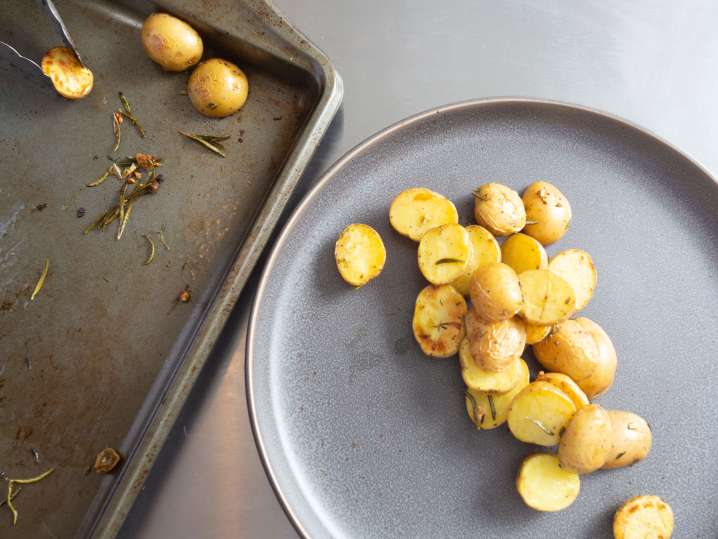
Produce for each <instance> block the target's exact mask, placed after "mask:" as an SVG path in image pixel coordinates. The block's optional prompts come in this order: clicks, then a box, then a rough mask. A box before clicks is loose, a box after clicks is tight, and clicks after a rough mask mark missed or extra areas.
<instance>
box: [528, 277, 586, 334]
mask: <svg viewBox="0 0 718 539" xmlns="http://www.w3.org/2000/svg"><path fill="white" fill-rule="evenodd" d="M519 281H520V283H521V292H522V295H523V304H522V306H521V316H522V317H523V318H524V319H525V320H526V321H527V322H529V323H531V324H537V325H541V326H546V325H550V324H555V323H556V322H560V321H561V320H565V319H566V318H568V317H569V316H570V315H571V313H572V312H573V310H574V306H575V305H576V298H575V295H574V291H573V288H571V285H570V284H568V283H567V282H566V281H565V280H564V279H563V278H562V277H559V276H558V275H556V274H555V273H553V272H552V271H549V270H546V269H544V270H529V271H524V272H523V273H522V274H521V275H519Z"/></svg>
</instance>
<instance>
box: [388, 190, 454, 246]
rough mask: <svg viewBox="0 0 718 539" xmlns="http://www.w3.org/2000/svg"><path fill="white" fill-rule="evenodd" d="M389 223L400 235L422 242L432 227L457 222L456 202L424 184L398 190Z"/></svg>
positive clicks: (392, 204) (390, 210)
mask: <svg viewBox="0 0 718 539" xmlns="http://www.w3.org/2000/svg"><path fill="white" fill-rule="evenodd" d="M389 222H390V223H391V226H392V227H394V230H396V231H397V232H398V233H399V234H401V235H402V236H407V237H409V238H411V239H412V240H414V241H419V240H420V239H421V238H422V236H423V235H424V234H425V233H426V232H427V231H429V230H431V229H432V228H436V227H437V226H441V225H448V224H458V222H459V214H458V212H457V211H456V206H454V203H453V202H451V201H450V200H449V199H447V198H446V197H445V196H443V195H440V194H439V193H435V192H434V191H431V190H430V189H426V188H425V187H412V188H411V189H406V190H404V191H402V192H401V193H399V194H398V195H397V196H396V197H395V198H394V200H393V201H392V203H391V207H390V208H389Z"/></svg>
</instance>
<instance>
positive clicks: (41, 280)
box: [30, 258, 50, 301]
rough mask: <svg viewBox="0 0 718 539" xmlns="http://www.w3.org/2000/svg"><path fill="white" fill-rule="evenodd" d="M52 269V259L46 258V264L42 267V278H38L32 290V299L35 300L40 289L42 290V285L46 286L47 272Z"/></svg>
mask: <svg viewBox="0 0 718 539" xmlns="http://www.w3.org/2000/svg"><path fill="white" fill-rule="evenodd" d="M49 270H50V259H49V258H46V259H45V265H44V266H43V268H42V273H41V274H40V278H39V279H38V280H37V284H36V285H35V289H34V290H33V291H32V294H31V295H30V301H33V300H34V299H35V298H36V297H37V295H38V294H39V293H40V290H42V287H43V286H45V279H47V272H48V271H49Z"/></svg>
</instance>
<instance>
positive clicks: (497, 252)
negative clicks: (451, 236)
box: [451, 225, 501, 296]
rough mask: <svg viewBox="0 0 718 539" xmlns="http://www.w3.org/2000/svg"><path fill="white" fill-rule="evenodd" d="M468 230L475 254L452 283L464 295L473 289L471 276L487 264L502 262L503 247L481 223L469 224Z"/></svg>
mask: <svg viewBox="0 0 718 539" xmlns="http://www.w3.org/2000/svg"><path fill="white" fill-rule="evenodd" d="M466 231H467V232H468V233H469V237H470V238H471V245H473V247H474V249H473V251H474V252H473V256H472V257H471V261H470V263H469V267H468V268H467V269H466V272H464V274H463V275H461V276H460V277H459V278H458V279H456V280H454V281H453V282H452V283H451V285H452V286H453V287H454V288H456V289H457V290H458V291H459V292H461V293H462V294H463V295H464V296H468V295H469V291H470V289H471V277H472V276H473V274H474V272H475V271H476V270H477V269H479V268H481V267H483V266H486V265H487V264H491V263H494V262H501V248H500V247H499V242H498V241H496V238H494V236H493V234H491V232H489V231H488V230H486V229H485V228H484V227H483V226H480V225H469V226H467V227H466Z"/></svg>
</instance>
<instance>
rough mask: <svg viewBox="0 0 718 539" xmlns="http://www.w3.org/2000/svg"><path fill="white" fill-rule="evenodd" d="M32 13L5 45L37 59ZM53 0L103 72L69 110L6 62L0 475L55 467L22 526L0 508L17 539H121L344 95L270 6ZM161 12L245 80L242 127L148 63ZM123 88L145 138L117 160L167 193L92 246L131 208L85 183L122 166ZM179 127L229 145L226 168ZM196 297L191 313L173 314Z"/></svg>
mask: <svg viewBox="0 0 718 539" xmlns="http://www.w3.org/2000/svg"><path fill="white" fill-rule="evenodd" d="M38 4H39V3H38ZM38 4H36V3H32V2H26V1H25V0H15V1H10V2H4V3H3V6H2V8H0V9H1V10H2V16H1V17H0V39H2V40H3V41H8V42H10V43H12V44H13V45H15V46H16V47H17V48H18V49H19V50H22V51H23V53H24V54H26V55H34V58H35V59H36V60H39V58H40V57H41V56H42V53H43V52H44V51H45V50H47V49H48V48H50V47H51V46H55V45H57V44H58V38H57V35H56V34H54V32H53V29H52V27H51V23H50V22H49V20H48V19H47V18H46V17H45V15H44V14H43V13H42V12H41V10H40V7H39V5H38ZM56 4H57V7H58V8H59V9H60V11H61V13H62V15H63V17H64V19H65V22H66V24H67V25H68V27H69V28H70V31H71V32H72V34H73V37H74V38H75V41H76V42H77V45H78V47H79V50H80V51H81V54H82V56H83V60H84V61H85V62H86V63H87V65H88V66H89V67H90V68H91V69H92V70H93V72H94V74H95V87H94V90H93V92H92V93H91V94H90V95H89V96H88V97H87V98H85V99H83V100H81V101H77V102H70V101H67V100H65V99H63V98H61V97H60V96H58V95H57V94H56V93H55V92H54V90H53V89H52V87H51V86H50V84H49V82H48V81H47V79H45V78H44V77H43V76H42V75H40V74H39V73H37V72H33V71H32V70H31V69H28V68H27V66H24V65H22V62H21V61H19V59H18V58H16V57H13V56H12V55H11V54H7V53H6V51H4V50H3V51H0V81H2V82H1V84H0V350H1V351H2V352H1V353H0V471H2V472H3V473H5V474H6V475H7V476H8V477H29V476H34V475H37V474H38V473H39V472H41V471H44V470H45V469H48V468H50V467H53V468H55V472H54V474H52V475H51V476H50V477H48V478H47V479H45V480H44V481H43V482H42V483H38V484H36V485H28V486H26V488H25V489H24V490H23V492H21V494H20V495H19V496H18V498H17V500H16V506H17V508H18V510H19V520H18V523H17V526H16V527H15V528H12V527H11V524H10V523H11V519H10V513H9V511H7V508H5V507H0V536H2V537H10V538H12V537H72V536H90V535H92V536H97V537H111V536H113V535H114V534H115V532H116V530H117V529H118V528H119V526H120V525H121V523H122V520H123V518H124V516H125V514H126V512H127V511H128V510H129V507H130V506H131V503H132V501H133V500H134V497H135V495H136V493H137V492H138V490H139V489H140V488H141V486H142V482H143V480H144V478H145V476H146V475H147V473H148V470H149V468H150V466H151V465H152V462H153V461H154V458H155V456H156V455H157V452H158V451H159V449H160V447H161V445H162V443H163V441H164V438H165V436H166V433H167V431H168V429H169V427H170V426H171V425H172V422H173V421H174V418H175V416H176V414H177V412H178V411H179V409H180V407H181V405H182V403H183V402H184V399H185V397H186V395H187V393H188V392H189V390H190V388H191V386H192V384H193V382H194V381H195V378H196V376H197V374H198V372H199V369H200V368H201V366H202V364H203V362H204V361H205V359H206V358H207V356H208V354H209V352H210V350H211V347H212V344H213V343H214V341H215V339H216V337H217V335H218V332H219V331H220V329H221V327H222V325H223V323H224V321H225V319H226V317H227V315H228V314H229V312H230V311H231V309H232V307H233V305H234V302H235V300H236V299H237V297H238V295H239V292H240V290H241V288H242V286H243V285H244V283H245V281H246V279H247V277H248V275H249V272H250V270H251V268H252V267H253V265H254V264H255V262H256V261H257V258H258V256H259V253H260V251H261V248H262V247H263V245H264V244H265V242H266V241H267V239H268V236H269V234H270V232H271V230H272V228H273V226H274V224H275V222H276V220H277V218H278V217H279V215H280V213H281V211H282V209H283V207H284V205H285V203H286V202H287V200H288V197H289V195H290V194H291V192H292V189H293V188H294V186H295V184H296V182H297V180H298V179H299V176H300V175H301V173H302V171H303V170H304V168H305V166H306V164H307V162H308V160H309V158H310V156H311V154H312V152H313V151H314V149H315V147H316V146H317V144H318V142H319V140H320V139H321V137H322V135H323V133H324V130H325V129H326V127H327V126H328V124H329V122H330V121H331V119H332V117H333V115H334V113H335V112H336V110H337V108H338V106H339V104H340V101H341V96H342V85H341V79H340V78H339V76H338V75H337V74H336V72H335V71H334V69H333V68H332V66H331V65H330V64H329V62H328V60H327V58H326V57H325V56H324V55H323V54H322V53H321V52H320V51H319V50H317V49H316V48H315V47H314V46H313V45H312V44H311V43H310V42H308V41H307V40H306V38H304V37H303V36H302V35H301V34H299V33H298V32H297V31H295V30H294V29H293V28H292V27H291V26H290V25H289V24H288V23H287V22H286V21H285V20H284V19H283V18H282V16H281V15H280V14H278V13H277V12H276V11H275V10H274V9H273V8H272V7H271V6H270V5H269V4H267V3H265V2H263V1H259V0H251V1H243V2H240V1H233V0H214V1H209V0H206V1H203V2H195V1H182V0H177V1H168V2H160V3H149V2H139V1H127V2H103V1H92V2H83V1H79V0H77V1H71V0H64V1H60V0H57V1H56ZM156 10H163V11H167V12H170V13H173V14H176V15H178V16H181V17H183V18H185V19H186V20H188V21H189V22H191V23H192V24H193V25H194V26H195V27H196V28H197V29H198V30H199V31H200V33H201V34H202V35H203V38H204V41H205V49H206V52H205V56H206V57H209V56H211V55H218V56H222V57H224V58H227V59H229V60H231V61H234V62H236V63H237V64H238V65H239V66H240V67H242V68H243V69H244V70H245V72H246V73H247V75H248V78H249V81H250V95H249V99H248V101H247V104H246V105H245V107H244V108H243V109H242V110H241V111H240V112H239V113H238V114H236V115H234V116H231V117H229V118H226V119H223V120H210V119H206V118H203V117H202V116H200V115H199V114H198V113H196V112H195V111H194V109H193V108H192V106H191V104H190V102H189V100H188V98H187V96H186V95H184V92H185V84H186V79H187V76H188V73H179V74H177V73H166V72H164V71H162V70H161V69H160V68H159V67H158V66H156V65H155V64H153V63H152V62H151V61H150V60H149V59H148V58H147V57H146V56H145V54H144V52H143V51H142V48H141V45H140V41H139V31H138V30H139V27H140V25H141V22H142V21H143V20H144V18H145V17H146V16H147V15H148V14H149V13H151V12H153V11H156ZM118 91H122V92H124V94H125V95H126V96H127V97H128V99H129V100H130V102H131V103H132V105H133V108H134V112H135V113H136V115H137V116H138V117H139V118H140V120H141V121H142V123H143V124H144V127H145V129H146V131H147V137H146V138H145V139H140V138H139V137H138V135H137V134H136V132H135V131H134V130H133V129H132V127H131V126H129V125H128V124H127V123H125V125H124V126H123V137H122V143H121V146H120V149H119V151H118V152H117V153H115V154H114V156H122V155H133V154H134V153H136V152H147V153H152V154H155V155H158V156H160V157H161V158H162V159H163V165H162V167H161V169H160V170H159V172H161V173H162V175H163V177H164V182H163V183H162V185H161V188H160V190H159V191H158V192H157V193H156V194H154V195H152V196H148V197H144V198H142V199H141V200H139V201H138V203H137V205H136V206H135V209H134V212H133V215H132V218H131V220H130V221H129V224H128V225H127V229H126V231H125V234H124V237H123V238H122V239H121V240H119V241H117V240H116V239H115V237H114V230H113V228H112V227H111V228H110V229H109V230H108V231H106V232H104V233H99V232H93V233H91V234H89V235H83V233H82V232H83V229H84V228H85V227H86V226H87V225H88V224H89V223H90V222H91V220H92V219H95V218H96V217H97V216H98V215H100V214H101V213H103V212H104V211H105V210H106V209H107V208H108V207H110V206H111V205H112V204H114V201H115V200H116V197H117V191H118V183H117V181H116V180H108V181H107V182H105V184H103V185H101V186H99V187H95V188H87V187H84V186H85V184H86V183H87V182H88V181H90V180H92V179H94V178H96V177H97V176H99V174H100V173H102V172H103V170H105V169H106V168H107V166H108V165H109V161H108V160H107V158H106V156H107V155H108V154H111V149H112V146H113V142H114V139H113V132H112V112H113V111H114V110H117V109H118V108H119V105H120V103H119V101H118V97H117V93H118ZM178 129H182V130H186V131H191V132H198V133H213V134H227V135H231V138H230V139H229V140H228V141H226V143H225V147H226V148H227V157H226V159H223V158H221V157H219V156H217V155H214V154H212V153H210V152H208V151H206V150H205V149H204V148H202V147H200V146H199V145H197V144H195V143H193V142H191V141H189V140H187V139H184V138H183V137H181V136H180V135H179V134H177V130H178ZM78 210H84V216H83V217H78V215H79V214H78ZM80 213H82V211H80ZM163 226H164V228H165V231H166V232H165V235H166V238H167V241H168V243H169V245H170V248H171V249H170V250H166V249H164V248H163V247H162V246H161V245H160V244H159V242H157V240H158V236H157V235H155V236H154V238H155V241H156V242H157V258H156V261H155V262H153V263H152V264H150V265H148V266H144V265H143V262H144V261H145V259H146V258H147V255H148V244H147V242H146V240H145V238H144V237H143V235H144V234H153V233H154V234H156V233H157V232H158V231H159V230H160V229H161V227H163ZM46 258H47V259H48V260H49V262H50V266H49V274H48V277H47V280H46V284H45V286H44V288H43V289H42V291H41V292H40V294H39V295H38V296H37V298H36V299H35V300H34V301H30V293H31V291H32V289H33V287H34V286H35V283H36V281H37V279H38V277H39V275H40V271H41V269H42V266H43V262H44V260H45V259H46ZM186 286H189V287H190V289H191V291H192V300H191V301H190V303H187V304H177V303H176V301H175V299H176V297H177V295H178V293H179V292H180V291H182V290H183V289H184V288H185V287H186ZM105 447H114V448H116V449H118V450H119V451H120V452H121V453H122V454H123V456H124V457H125V459H124V461H123V463H122V465H121V467H120V468H119V470H118V471H117V473H114V474H112V475H108V476H99V475H97V474H95V473H94V472H92V471H89V470H90V468H91V466H92V464H93V462H94V459H95V455H96V454H97V453H98V452H99V451H100V450H101V449H103V448H105ZM32 450H36V451H37V454H38V455H39V462H36V460H35V457H34V455H33V452H32ZM5 487H6V483H4V482H2V483H0V490H2V492H0V497H2V495H4V492H5V490H4V489H5Z"/></svg>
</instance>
